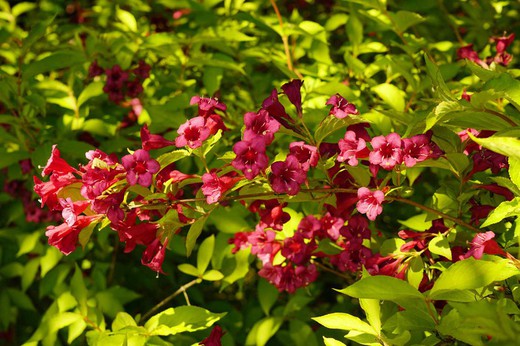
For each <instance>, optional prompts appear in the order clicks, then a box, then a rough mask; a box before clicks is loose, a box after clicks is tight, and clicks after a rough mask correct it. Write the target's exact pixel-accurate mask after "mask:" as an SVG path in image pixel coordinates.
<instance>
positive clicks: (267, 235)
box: [247, 227, 280, 265]
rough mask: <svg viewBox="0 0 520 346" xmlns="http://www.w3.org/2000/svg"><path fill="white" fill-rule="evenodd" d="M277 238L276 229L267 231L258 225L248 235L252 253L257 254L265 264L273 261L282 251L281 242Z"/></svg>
mask: <svg viewBox="0 0 520 346" xmlns="http://www.w3.org/2000/svg"><path fill="white" fill-rule="evenodd" d="M275 238H276V233H275V232H274V231H271V230H267V231H266V230H263V229H261V228H258V227H257V228H256V230H255V231H254V232H251V233H249V234H248V236H247V241H248V243H249V244H251V253H252V254H253V255H256V257H258V258H259V259H260V260H261V261H262V263H263V264H264V265H265V264H266V263H271V262H272V260H273V258H274V256H275V255H276V253H277V252H278V251H280V243H279V242H278V241H277V240H275Z"/></svg>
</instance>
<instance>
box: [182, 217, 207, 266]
mask: <svg viewBox="0 0 520 346" xmlns="http://www.w3.org/2000/svg"><path fill="white" fill-rule="evenodd" d="M207 218H208V214H206V215H204V216H202V217H201V218H199V219H197V220H196V221H195V222H194V223H192V224H191V226H190V229H189V231H188V235H187V236H186V254H187V256H190V255H191V252H192V251H193V248H194V247H195V244H196V242H197V238H198V237H199V235H200V234H201V233H202V228H203V227H204V223H206V219H207Z"/></svg>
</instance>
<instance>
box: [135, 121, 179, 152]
mask: <svg viewBox="0 0 520 346" xmlns="http://www.w3.org/2000/svg"><path fill="white" fill-rule="evenodd" d="M141 142H142V145H143V149H144V150H146V151H148V150H152V149H160V148H164V147H168V146H170V145H175V142H173V141H169V140H167V139H166V138H164V137H163V136H161V135H154V134H152V133H150V130H148V126H147V125H146V124H144V125H143V127H142V128H141Z"/></svg>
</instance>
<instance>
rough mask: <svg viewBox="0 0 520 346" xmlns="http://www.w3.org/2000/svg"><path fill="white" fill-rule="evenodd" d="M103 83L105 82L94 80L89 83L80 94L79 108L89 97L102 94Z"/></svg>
mask: <svg viewBox="0 0 520 346" xmlns="http://www.w3.org/2000/svg"><path fill="white" fill-rule="evenodd" d="M103 85H104V83H103V82H93V83H90V84H89V85H87V86H86V87H85V89H83V91H82V92H81V94H79V96H78V108H80V107H81V106H82V105H83V104H84V103H85V102H87V101H88V100H89V99H91V98H93V97H96V96H99V95H102V94H103Z"/></svg>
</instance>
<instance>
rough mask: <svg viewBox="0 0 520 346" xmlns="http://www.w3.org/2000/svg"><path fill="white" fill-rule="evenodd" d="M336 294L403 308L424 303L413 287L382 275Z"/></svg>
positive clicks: (367, 279) (358, 282) (359, 282)
mask: <svg viewBox="0 0 520 346" xmlns="http://www.w3.org/2000/svg"><path fill="white" fill-rule="evenodd" d="M338 292H340V293H343V294H346V295H348V296H351V297H355V298H369V299H380V300H390V301H393V302H396V303H398V304H400V305H402V306H404V307H407V306H417V304H418V301H419V300H420V301H422V302H423V303H424V297H423V295H422V294H421V292H419V291H418V290H417V289H416V288H415V287H413V286H411V285H410V284H409V283H407V282H405V281H403V280H399V279H397V278H394V277H390V276H383V275H379V276H369V277H365V278H362V279H361V280H359V281H357V282H356V283H354V284H352V285H350V286H348V287H347V288H344V289H342V290H338Z"/></svg>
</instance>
